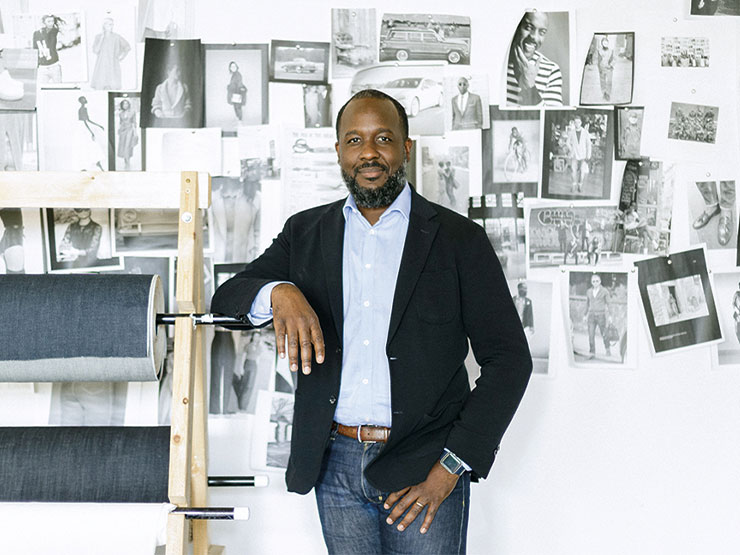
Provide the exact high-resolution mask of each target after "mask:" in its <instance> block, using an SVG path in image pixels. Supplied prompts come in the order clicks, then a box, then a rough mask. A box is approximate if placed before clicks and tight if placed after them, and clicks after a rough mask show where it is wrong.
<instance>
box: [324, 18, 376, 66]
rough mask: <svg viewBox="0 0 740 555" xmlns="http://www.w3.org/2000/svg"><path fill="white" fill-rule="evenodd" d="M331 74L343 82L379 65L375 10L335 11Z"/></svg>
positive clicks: (332, 23) (332, 19) (332, 26)
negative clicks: (368, 67)
mask: <svg viewBox="0 0 740 555" xmlns="http://www.w3.org/2000/svg"><path fill="white" fill-rule="evenodd" d="M331 36H332V40H331V48H332V50H331V52H332V55H331V63H332V66H331V74H332V78H336V79H341V78H347V77H351V76H352V75H354V73H355V72H356V71H357V70H358V69H362V68H363V67H367V66H369V65H372V64H374V63H376V62H377V61H378V31H377V27H376V16H375V8H351V9H350V8H332V9H331Z"/></svg>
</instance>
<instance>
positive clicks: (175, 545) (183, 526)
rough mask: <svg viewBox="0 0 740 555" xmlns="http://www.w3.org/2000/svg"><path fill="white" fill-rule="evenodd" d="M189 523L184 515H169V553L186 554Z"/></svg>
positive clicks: (173, 554) (172, 554)
mask: <svg viewBox="0 0 740 555" xmlns="http://www.w3.org/2000/svg"><path fill="white" fill-rule="evenodd" d="M187 530H188V523H187V521H186V520H185V516H184V515H173V514H170V515H167V550H166V552H165V553H166V554H167V555H184V553H186V550H185V548H186V546H187V544H188V538H187Z"/></svg>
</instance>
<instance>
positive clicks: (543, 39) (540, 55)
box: [506, 10, 571, 106]
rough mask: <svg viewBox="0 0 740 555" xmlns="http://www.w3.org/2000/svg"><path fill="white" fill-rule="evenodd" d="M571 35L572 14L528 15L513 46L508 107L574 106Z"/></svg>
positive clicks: (542, 12)
mask: <svg viewBox="0 0 740 555" xmlns="http://www.w3.org/2000/svg"><path fill="white" fill-rule="evenodd" d="M570 34H571V29H570V13H569V12H544V11H537V10H531V11H527V12H525V13H524V15H523V16H522V19H521V20H520V21H519V24H518V25H517V27H516V30H515V31H514V35H513V37H512V39H511V45H510V46H509V53H508V58H507V65H506V105H507V106H567V105H569V104H570V84H569V83H570V44H571V37H570Z"/></svg>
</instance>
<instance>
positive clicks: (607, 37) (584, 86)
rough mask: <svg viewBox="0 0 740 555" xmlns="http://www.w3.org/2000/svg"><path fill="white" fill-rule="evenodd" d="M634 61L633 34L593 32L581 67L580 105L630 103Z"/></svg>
mask: <svg viewBox="0 0 740 555" xmlns="http://www.w3.org/2000/svg"><path fill="white" fill-rule="evenodd" d="M634 61H635V33H633V32H629V33H595V34H594V38H593V39H592V40H591V46H590V47H589V49H588V53H587V54H586V63H585V64H584V66H583V78H582V81H581V102H580V104H582V105H584V106H602V105H612V104H629V103H630V102H632V87H633V82H634V73H635V66H634V63H635V62H634Z"/></svg>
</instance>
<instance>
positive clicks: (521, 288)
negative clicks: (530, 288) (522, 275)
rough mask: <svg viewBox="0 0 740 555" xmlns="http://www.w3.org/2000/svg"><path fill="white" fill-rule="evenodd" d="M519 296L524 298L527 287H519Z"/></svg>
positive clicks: (522, 285)
mask: <svg viewBox="0 0 740 555" xmlns="http://www.w3.org/2000/svg"><path fill="white" fill-rule="evenodd" d="M519 296H520V297H526V296H527V286H526V285H524V284H523V283H522V284H521V285H520V286H519Z"/></svg>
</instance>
